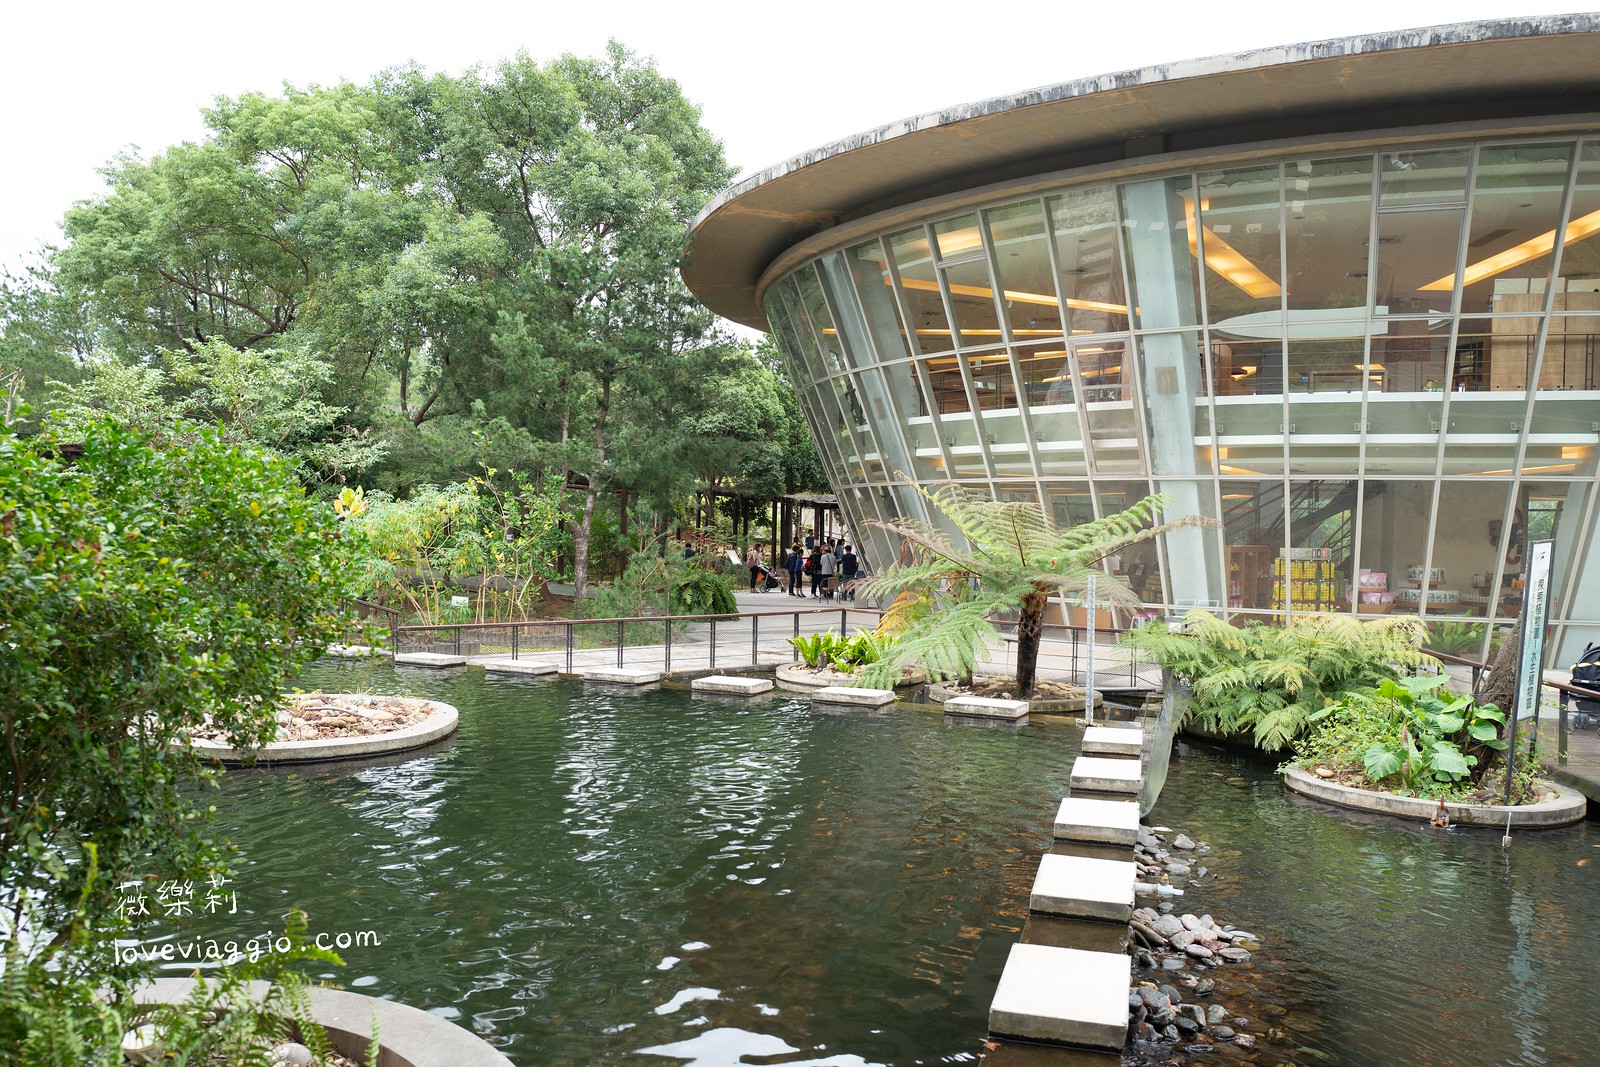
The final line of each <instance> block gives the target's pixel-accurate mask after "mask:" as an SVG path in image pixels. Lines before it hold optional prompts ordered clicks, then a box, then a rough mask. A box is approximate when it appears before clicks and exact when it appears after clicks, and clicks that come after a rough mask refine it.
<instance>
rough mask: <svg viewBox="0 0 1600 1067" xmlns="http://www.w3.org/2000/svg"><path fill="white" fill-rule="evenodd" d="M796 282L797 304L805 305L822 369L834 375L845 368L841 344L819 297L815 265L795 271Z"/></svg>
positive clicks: (829, 312)
mask: <svg viewBox="0 0 1600 1067" xmlns="http://www.w3.org/2000/svg"><path fill="white" fill-rule="evenodd" d="M794 279H795V283H796V284H797V285H798V286H799V288H800V302H801V303H802V304H803V305H804V306H805V311H806V316H807V318H809V319H810V320H811V329H812V331H813V332H814V333H815V334H816V339H817V347H818V350H819V351H820V352H821V355H822V370H823V372H824V373H827V374H837V373H838V372H839V371H842V370H844V369H845V366H846V363H845V358H844V343H843V341H842V340H841V339H840V337H839V331H838V329H837V328H836V327H835V326H834V324H833V313H832V312H831V311H830V310H829V309H828V304H827V300H826V299H825V298H824V297H823V295H822V281H821V280H820V279H819V278H818V277H817V269H816V265H815V264H812V265H809V266H806V267H802V268H801V269H800V270H797V271H795V274H794Z"/></svg>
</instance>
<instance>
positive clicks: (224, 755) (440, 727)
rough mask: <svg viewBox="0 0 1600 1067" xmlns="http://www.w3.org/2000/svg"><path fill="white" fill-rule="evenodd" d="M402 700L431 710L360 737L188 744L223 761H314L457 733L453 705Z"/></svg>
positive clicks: (400, 748)
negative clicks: (247, 745)
mask: <svg viewBox="0 0 1600 1067" xmlns="http://www.w3.org/2000/svg"><path fill="white" fill-rule="evenodd" d="M355 695H357V694H352V693H329V694H327V696H328V699H329V700H330V701H337V700H338V699H339V698H340V697H342V696H355ZM405 699H407V700H420V701H422V702H423V703H425V704H428V705H431V706H432V711H431V712H430V713H429V715H428V717H427V718H426V719H423V720H422V721H421V722H419V723H413V724H412V725H410V726H407V727H404V728H403V729H399V730H392V731H390V732H388V733H383V734H367V735H364V736H362V737H327V738H318V739H316V740H312V741H275V742H273V743H272V744H269V745H263V746H262V747H261V748H259V749H256V750H255V751H253V752H250V751H244V750H241V749H236V748H233V747H231V746H229V745H225V744H223V743H222V742H220V741H210V740H206V739H205V738H192V739H191V740H190V742H189V744H190V745H191V746H192V747H193V748H194V750H195V752H196V753H197V754H199V755H200V756H203V757H205V758H206V759H214V760H220V761H222V762H223V763H245V762H247V761H249V760H250V759H252V758H253V759H254V761H255V762H256V763H257V764H262V763H313V762H318V761H322V760H348V759H364V758H366V757H369V756H386V755H388V754H390V753H392V752H405V751H408V750H410V749H413V748H422V747H424V746H426V745H431V744H433V743H434V742H435V741H438V740H440V739H442V738H445V737H449V736H450V735H451V734H453V733H455V732H456V726H457V724H458V723H459V721H460V718H461V716H460V713H459V712H457V711H456V709H455V707H454V706H452V705H450V704H446V703H445V702H444V701H442V700H428V699H427V698H425V697H406V698H405Z"/></svg>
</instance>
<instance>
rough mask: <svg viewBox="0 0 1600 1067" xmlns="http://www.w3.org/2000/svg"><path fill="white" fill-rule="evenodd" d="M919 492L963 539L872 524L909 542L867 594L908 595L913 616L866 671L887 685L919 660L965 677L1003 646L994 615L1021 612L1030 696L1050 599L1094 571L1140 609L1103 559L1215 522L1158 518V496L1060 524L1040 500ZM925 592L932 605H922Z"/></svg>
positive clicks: (931, 529)
mask: <svg viewBox="0 0 1600 1067" xmlns="http://www.w3.org/2000/svg"><path fill="white" fill-rule="evenodd" d="M919 491H920V492H921V493H922V495H923V496H924V497H925V498H926V499H927V501H928V502H929V503H930V504H932V505H933V506H934V507H935V508H936V509H938V511H939V512H940V513H941V514H943V515H944V517H945V518H946V519H947V520H948V522H949V525H950V526H951V527H952V528H953V529H954V530H955V531H956V533H957V534H958V535H959V537H960V539H961V540H960V541H958V540H957V539H956V538H955V537H952V536H951V535H950V534H949V533H947V532H946V531H945V529H944V528H942V527H940V526H936V525H933V524H930V523H923V522H919V521H915V520H911V519H901V520H899V521H898V522H892V523H883V522H873V525H877V526H881V527H883V528H884V529H886V530H888V531H889V532H890V533H891V534H894V535H896V536H898V537H900V538H902V539H903V541H904V544H905V546H906V548H905V556H904V558H903V559H902V561H900V562H898V563H896V564H894V565H893V566H890V567H888V568H886V569H885V570H884V571H883V572H882V573H880V574H879V575H877V576H876V577H874V578H871V579H869V580H868V581H867V582H866V583H865V584H864V586H863V588H862V590H861V595H862V596H865V597H899V596H901V595H902V594H906V593H910V594H912V599H910V600H908V601H906V602H905V604H904V606H903V609H902V610H903V612H905V613H906V614H907V615H908V617H909V618H910V619H914V621H909V625H907V626H906V628H905V630H904V632H903V633H902V634H901V636H900V639H899V640H898V641H897V642H896V644H895V645H894V648H893V650H892V652H891V653H890V654H889V655H887V656H885V657H884V658H883V659H882V660H881V661H879V662H878V663H876V664H872V665H870V666H869V667H868V668H867V669H866V670H865V671H863V672H862V673H861V675H860V677H859V679H858V682H859V684H861V685H868V686H874V685H876V686H882V685H885V684H886V683H889V682H891V681H892V680H893V679H895V678H897V677H898V676H899V672H900V670H901V668H903V667H905V666H907V665H908V664H913V663H914V664H917V665H920V666H922V667H923V668H925V669H926V670H927V671H928V674H929V677H931V678H933V679H935V680H938V679H946V678H961V677H967V676H969V675H971V673H972V671H973V670H974V668H975V667H976V665H977V659H978V655H979V653H980V652H981V651H982V650H983V648H984V647H985V646H986V644H988V643H991V642H998V639H999V635H998V633H997V632H996V630H995V627H994V622H993V620H994V619H995V617H996V616H999V615H1002V614H1006V613H1011V612H1015V613H1017V615H1018V619H1017V691H1018V695H1019V696H1021V697H1022V698H1024V699H1026V698H1027V697H1028V696H1029V695H1030V694H1031V693H1032V691H1033V685H1034V680H1035V676H1036V674H1037V665H1038V655H1039V642H1040V639H1041V637H1042V635H1043V625H1044V614H1045V606H1046V604H1047V603H1048V601H1049V598H1050V597H1051V596H1052V595H1055V594H1058V593H1081V592H1083V591H1084V590H1085V589H1086V588H1087V582H1088V578H1089V576H1090V575H1091V574H1094V575H1095V576H1096V577H1097V579H1098V582H1097V591H1098V594H1099V597H1100V599H1101V600H1102V601H1103V602H1108V603H1111V604H1114V605H1119V606H1124V607H1133V606H1135V605H1137V603H1138V598H1137V597H1136V596H1134V594H1133V593H1132V592H1131V591H1129V589H1128V588H1127V585H1126V583H1125V582H1123V581H1122V580H1121V579H1120V578H1117V577H1114V576H1112V575H1109V574H1106V573H1104V572H1103V571H1101V570H1100V569H1099V564H1100V561H1101V560H1103V559H1105V558H1106V557H1107V556H1110V555H1113V554H1114V553H1117V552H1119V551H1121V550H1122V549H1124V548H1126V547H1127V546H1129V545H1131V544H1134V543H1136V542H1139V541H1144V540H1147V539H1149V538H1152V537H1155V536H1157V535H1159V534H1163V533H1166V532H1168V531H1171V530H1175V529H1179V528H1181V527H1193V526H1204V525H1215V523H1214V522H1213V520H1210V519H1205V518H1200V517H1194V516H1191V517H1185V518H1181V519H1177V520H1174V521H1170V522H1165V523H1158V521H1157V520H1158V517H1159V515H1160V511H1161V507H1162V506H1163V505H1164V504H1165V503H1166V499H1165V498H1164V497H1161V496H1151V497H1147V498H1145V499H1144V500H1141V501H1139V502H1138V503H1136V504H1134V505H1133V506H1132V507H1130V508H1128V509H1127V510H1126V511H1122V512H1119V513H1117V514H1115V515H1108V516H1106V517H1104V518H1100V519H1095V520H1093V521H1092V522H1086V523H1083V524H1081V525H1079V526H1073V527H1067V528H1062V527H1058V526H1057V525H1056V524H1055V522H1054V521H1052V520H1051V518H1050V517H1049V516H1048V515H1046V513H1045V511H1044V509H1043V508H1042V507H1040V506H1039V504H1038V503H1037V502H1033V503H1029V502H1026V501H1005V500H992V499H989V498H987V497H984V496H978V495H975V494H973V493H971V492H969V491H968V490H967V489H965V488H963V487H961V486H959V485H954V484H950V485H944V486H940V487H938V488H935V489H932V490H928V489H920V488H919ZM869 521H872V520H869ZM918 598H921V600H922V601H924V602H925V603H923V604H922V605H921V606H918V604H919V599H918ZM924 608H925V609H926V611H925V613H924ZM917 615H920V617H916V616H917Z"/></svg>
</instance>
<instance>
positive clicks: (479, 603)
mask: <svg viewBox="0 0 1600 1067" xmlns="http://www.w3.org/2000/svg"><path fill="white" fill-rule="evenodd" d="M495 474H496V472H494V471H488V472H486V473H485V475H484V476H482V477H476V478H472V479H469V480H467V481H463V482H454V483H451V484H448V485H424V486H418V487H417V488H415V489H413V490H412V491H411V493H410V494H409V495H408V496H407V497H406V498H405V499H397V498H395V497H393V496H391V495H389V494H388V493H384V492H382V491H374V492H370V493H364V494H357V495H356V498H355V502H354V503H353V505H352V507H351V509H350V511H349V512H348V518H347V520H346V522H347V526H348V529H349V534H350V536H351V537H352V538H354V539H355V540H356V543H357V544H358V545H359V546H360V547H361V548H362V549H364V551H363V552H362V553H361V555H360V558H359V571H358V585H359V587H360V589H361V590H362V595H363V596H365V597H368V598H370V599H373V600H377V601H380V602H382V603H384V604H386V605H388V606H391V607H395V608H397V609H400V610H404V611H407V612H409V613H410V614H411V615H413V616H415V617H416V618H417V619H419V620H420V621H422V622H424V623H435V622H468V621H479V622H482V621H486V620H491V619H500V618H523V617H525V616H526V615H527V614H528V610H529V607H530V605H531V603H532V602H533V601H534V600H536V599H537V594H538V593H539V591H540V589H541V588H542V586H543V583H544V582H546V581H550V580H552V579H555V578H557V577H559V576H560V567H559V565H558V562H559V554H560V552H561V550H562V549H563V547H564V546H565V540H564V538H563V536H562V534H561V530H560V523H561V518H562V514H563V512H564V511H565V509H566V507H567V502H568V499H569V498H568V494H567V493H566V492H565V490H564V488H563V487H562V485H561V483H560V480H559V478H558V477H557V476H555V475H549V476H546V478H545V479H544V480H543V481H534V480H532V479H530V478H528V477H526V476H524V475H522V474H520V473H515V472H513V473H511V474H509V475H507V476H504V477H498V478H497V477H495ZM336 506H337V505H336ZM467 590H470V601H471V603H470V606H469V608H468V609H467V610H466V611H465V612H461V611H460V610H459V609H455V611H456V613H457V614H458V615H459V616H460V617H453V616H452V615H451V609H448V608H447V606H446V605H447V602H448V601H449V600H450V598H451V597H452V596H453V595H455V594H456V593H457V592H463V591H467Z"/></svg>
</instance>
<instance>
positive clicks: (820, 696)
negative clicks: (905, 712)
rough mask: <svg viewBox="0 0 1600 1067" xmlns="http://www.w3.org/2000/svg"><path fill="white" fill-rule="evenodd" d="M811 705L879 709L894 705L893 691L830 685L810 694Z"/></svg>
mask: <svg viewBox="0 0 1600 1067" xmlns="http://www.w3.org/2000/svg"><path fill="white" fill-rule="evenodd" d="M811 703H813V704H847V705H849V706H851V707H857V708H881V707H883V706H884V705H885V704H893V703H894V690H893V689H857V688H855V687H854V686H848V685H830V686H824V687H823V688H821V689H818V690H815V691H814V692H812V694H811Z"/></svg>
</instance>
